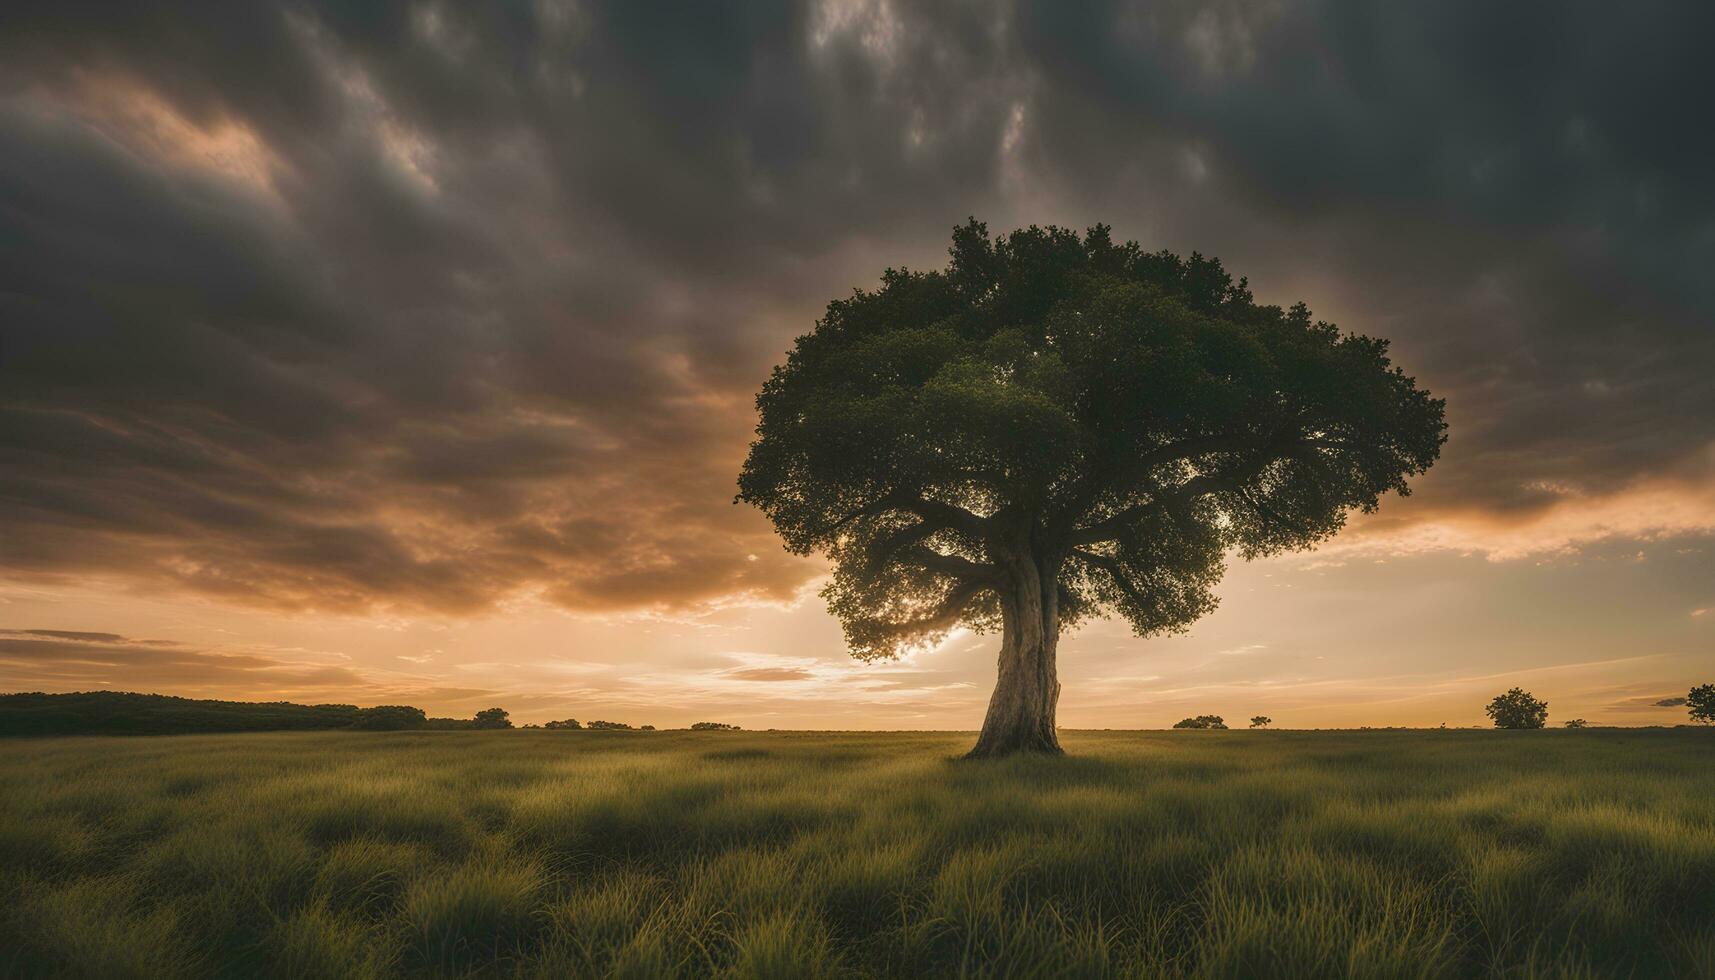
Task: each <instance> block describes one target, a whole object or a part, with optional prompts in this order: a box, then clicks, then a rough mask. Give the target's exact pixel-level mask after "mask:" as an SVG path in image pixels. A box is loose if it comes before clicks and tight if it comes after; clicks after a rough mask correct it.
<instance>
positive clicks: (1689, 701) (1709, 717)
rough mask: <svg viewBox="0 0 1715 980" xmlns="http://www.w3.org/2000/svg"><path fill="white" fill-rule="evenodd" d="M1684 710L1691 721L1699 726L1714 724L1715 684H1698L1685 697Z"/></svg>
mask: <svg viewBox="0 0 1715 980" xmlns="http://www.w3.org/2000/svg"><path fill="white" fill-rule="evenodd" d="M1685 709H1686V710H1687V711H1689V712H1691V720H1692V721H1695V722H1697V723H1698V724H1701V725H1707V724H1710V723H1712V722H1715V684H1699V685H1697V686H1696V687H1694V688H1692V689H1691V692H1690V693H1689V694H1687V695H1686V696H1685Z"/></svg>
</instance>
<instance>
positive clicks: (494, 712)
mask: <svg viewBox="0 0 1715 980" xmlns="http://www.w3.org/2000/svg"><path fill="white" fill-rule="evenodd" d="M470 727H472V728H511V727H512V719H510V718H508V717H506V709H505V708H484V709H482V710H481V711H478V712H477V713H476V717H475V718H473V719H471V725H470Z"/></svg>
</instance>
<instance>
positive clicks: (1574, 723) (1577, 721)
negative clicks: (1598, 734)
mask: <svg viewBox="0 0 1715 980" xmlns="http://www.w3.org/2000/svg"><path fill="white" fill-rule="evenodd" d="M1566 727H1567V728H1589V727H1590V723H1589V722H1587V721H1585V720H1584V719H1582V718H1573V719H1570V720H1568V721H1567V722H1566Z"/></svg>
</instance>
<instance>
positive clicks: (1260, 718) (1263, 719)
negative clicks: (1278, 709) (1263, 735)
mask: <svg viewBox="0 0 1715 980" xmlns="http://www.w3.org/2000/svg"><path fill="white" fill-rule="evenodd" d="M1272 724H1274V719H1273V718H1270V717H1269V716H1267V715H1257V716H1256V717H1255V718H1252V719H1251V727H1252V728H1267V727H1268V726H1270V725H1272Z"/></svg>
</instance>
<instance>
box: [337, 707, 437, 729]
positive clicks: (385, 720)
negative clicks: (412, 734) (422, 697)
mask: <svg viewBox="0 0 1715 980" xmlns="http://www.w3.org/2000/svg"><path fill="white" fill-rule="evenodd" d="M428 721H429V719H428V716H427V715H426V714H424V713H423V709H422V708H413V707H411V706H410V705H408V704H378V705H376V706H375V707H373V708H359V709H358V712H357V720H356V721H355V722H353V723H352V726H351V727H353V728H363V729H368V730H370V731H386V732H393V731H401V730H404V729H407V728H422V727H423V726H424V725H425V724H427V723H428Z"/></svg>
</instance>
